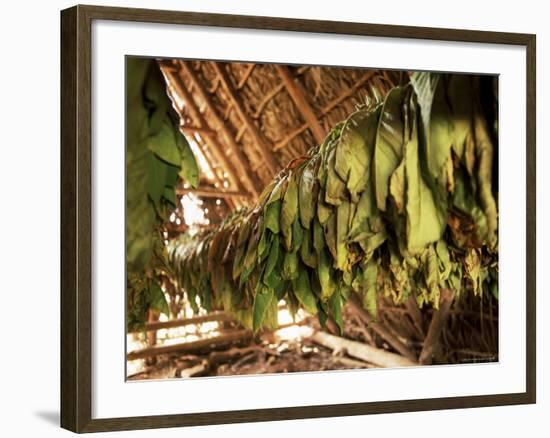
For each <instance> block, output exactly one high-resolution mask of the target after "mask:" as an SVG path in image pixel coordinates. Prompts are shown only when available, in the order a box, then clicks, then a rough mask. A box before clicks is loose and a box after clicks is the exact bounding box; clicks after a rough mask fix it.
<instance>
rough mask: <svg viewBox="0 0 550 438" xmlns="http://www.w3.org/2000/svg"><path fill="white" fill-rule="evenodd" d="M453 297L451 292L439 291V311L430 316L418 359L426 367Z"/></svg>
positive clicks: (436, 345) (436, 344) (437, 343)
mask: <svg viewBox="0 0 550 438" xmlns="http://www.w3.org/2000/svg"><path fill="white" fill-rule="evenodd" d="M454 297H455V293H454V292H453V291H452V290H450V289H441V297H440V299H439V309H437V311H435V312H434V314H433V315H432V321H431V322H430V327H429V328H428V334H427V335H426V339H425V340H424V346H423V347H422V351H421V352H420V357H419V359H418V360H419V362H420V363H421V364H424V365H428V364H431V363H432V360H433V356H434V353H435V352H436V350H437V347H438V345H439V337H440V336H441V332H442V331H443V329H444V328H445V324H446V323H447V319H448V318H449V310H450V309H451V304H453V300H454Z"/></svg>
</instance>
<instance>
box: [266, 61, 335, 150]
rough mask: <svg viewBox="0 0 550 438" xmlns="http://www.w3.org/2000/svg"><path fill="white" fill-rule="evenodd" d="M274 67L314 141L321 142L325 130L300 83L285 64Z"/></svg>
mask: <svg viewBox="0 0 550 438" xmlns="http://www.w3.org/2000/svg"><path fill="white" fill-rule="evenodd" d="M275 68H276V70H277V73H278V74H279V76H280V77H281V79H282V80H283V82H284V84H285V87H286V90H287V91H288V94H290V97H291V98H292V100H293V101H294V103H295V104H296V107H297V108H298V110H299V111H300V113H301V114H302V116H303V117H304V120H305V121H306V123H307V124H308V126H309V129H311V132H312V133H313V137H314V138H315V141H316V142H317V143H319V144H320V143H322V142H323V140H324V139H325V135H326V130H325V129H324V128H323V127H322V126H321V123H320V122H319V119H317V116H316V115H315V112H314V111H313V108H312V107H311V105H310V104H309V102H308V101H307V99H306V96H305V94H304V91H303V90H302V88H301V86H300V84H299V83H298V82H296V80H295V79H294V77H293V76H292V74H291V73H290V70H289V69H288V67H286V66H285V65H278V64H276V65H275Z"/></svg>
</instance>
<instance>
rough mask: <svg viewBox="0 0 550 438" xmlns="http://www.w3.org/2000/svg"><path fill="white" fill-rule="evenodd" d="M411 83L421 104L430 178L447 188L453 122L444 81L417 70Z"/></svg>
mask: <svg viewBox="0 0 550 438" xmlns="http://www.w3.org/2000/svg"><path fill="white" fill-rule="evenodd" d="M411 82H412V84H413V88H414V90H415V91H416V95H417V99H418V104H419V106H420V115H421V119H422V127H423V130H422V132H423V139H424V141H423V142H422V144H423V147H424V150H425V152H424V153H425V157H426V158H425V160H426V165H427V169H428V171H429V175H430V176H431V179H432V180H433V181H435V182H436V184H438V185H440V186H442V187H444V186H445V185H446V183H447V177H446V165H447V162H448V160H449V156H450V153H451V145H452V143H453V125H452V123H451V112H450V108H449V106H448V104H447V99H446V93H445V92H444V91H445V90H444V86H443V83H442V82H443V81H442V78H441V76H440V75H437V74H434V73H427V72H417V73H415V74H414V75H413V76H412V77H411Z"/></svg>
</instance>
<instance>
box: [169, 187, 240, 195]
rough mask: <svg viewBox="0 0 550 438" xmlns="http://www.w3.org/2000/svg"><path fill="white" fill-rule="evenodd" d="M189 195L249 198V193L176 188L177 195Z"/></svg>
mask: <svg viewBox="0 0 550 438" xmlns="http://www.w3.org/2000/svg"><path fill="white" fill-rule="evenodd" d="M187 193H194V194H195V195H197V196H202V197H204V198H248V197H249V195H248V193H244V192H232V191H227V192H224V191H221V190H212V189H207V188H204V189H201V188H200V187H199V188H198V189H193V188H187V189H186V188H183V187H176V194H177V195H185V194H187Z"/></svg>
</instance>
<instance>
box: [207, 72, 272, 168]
mask: <svg viewBox="0 0 550 438" xmlns="http://www.w3.org/2000/svg"><path fill="white" fill-rule="evenodd" d="M211 65H212V68H213V69H214V71H215V72H216V74H217V75H218V78H220V81H221V84H222V86H223V87H224V88H225V91H226V93H227V95H228V97H229V99H230V100H231V103H232V105H233V108H234V109H235V111H237V114H238V115H239V118H240V119H241V120H242V122H243V123H244V124H245V125H246V128H247V130H248V133H249V134H250V136H251V137H252V138H253V139H254V142H255V144H256V146H257V147H258V149H259V150H260V153H261V155H262V158H263V160H264V161H265V164H266V166H267V168H268V169H269V171H270V172H271V175H275V174H276V173H277V172H278V171H279V163H277V160H276V159H275V157H274V155H273V153H272V146H271V144H270V143H269V141H268V140H267V139H266V138H265V137H264V135H263V134H262V132H261V131H260V130H259V129H258V127H257V126H256V124H255V123H254V120H252V117H251V116H250V114H248V113H247V112H246V110H245V109H244V105H243V102H242V100H241V98H240V96H239V95H238V92H237V90H236V89H235V87H234V86H233V84H232V83H231V81H230V80H229V77H228V75H227V73H226V72H225V71H224V70H223V69H222V68H221V66H220V64H219V63H217V62H212V63H211Z"/></svg>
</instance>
